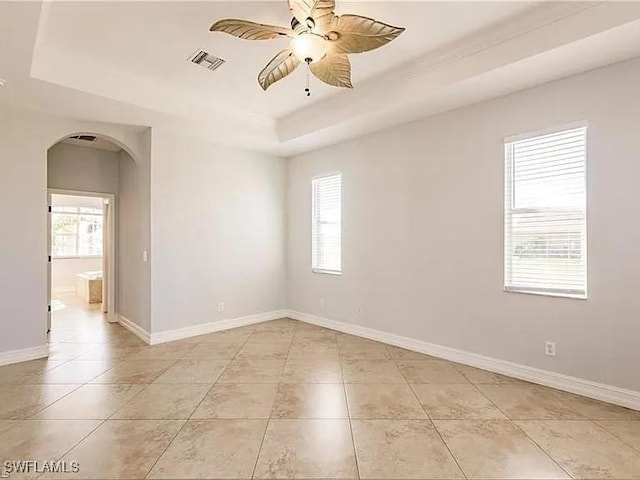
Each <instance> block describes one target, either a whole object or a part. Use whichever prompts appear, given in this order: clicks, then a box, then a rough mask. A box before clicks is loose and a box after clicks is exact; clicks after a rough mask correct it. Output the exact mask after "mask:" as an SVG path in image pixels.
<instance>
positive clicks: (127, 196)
mask: <svg viewBox="0 0 640 480" xmlns="http://www.w3.org/2000/svg"><path fill="white" fill-rule="evenodd" d="M142 140H143V146H144V149H145V151H147V152H151V131H150V130H147V131H146V132H145V133H144V134H143V135H142ZM119 173H120V178H119V185H120V193H119V195H118V199H117V213H118V235H117V242H116V243H117V246H116V261H117V262H118V263H117V270H118V282H117V286H116V291H117V294H116V309H117V311H118V314H120V315H122V316H124V317H126V318H127V319H128V320H131V321H132V322H133V323H136V324H137V325H139V326H140V327H142V328H143V329H145V330H146V331H151V264H150V262H149V261H147V262H145V261H143V257H142V253H143V252H144V251H145V250H146V251H149V250H150V249H151V223H150V222H151V219H150V212H151V198H150V194H151V193H150V192H151V190H150V189H151V185H150V181H151V177H150V175H151V159H150V156H149V155H146V156H143V157H142V158H141V159H137V160H136V161H133V160H132V159H131V158H130V157H129V156H128V155H127V154H126V152H124V151H121V152H120V172H119Z"/></svg>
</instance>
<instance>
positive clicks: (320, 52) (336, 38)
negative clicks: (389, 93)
mask: <svg viewBox="0 0 640 480" xmlns="http://www.w3.org/2000/svg"><path fill="white" fill-rule="evenodd" d="M287 3H288V4H289V10H290V11H291V14H292V15H293V19H292V20H291V28H288V27H278V26H275V25H264V24H262V23H256V22H252V21H249V20H239V19H236V18H226V19H222V20H218V21H217V22H216V23H214V24H213V25H211V28H210V29H209V30H210V31H212V32H223V33H226V34H228V35H233V36H234V37H238V38H244V39H246V40H271V39H276V38H283V37H288V38H289V39H290V40H289V48H285V49H284V50H281V51H280V52H278V53H277V54H276V55H275V56H274V57H273V58H272V59H271V60H269V63H267V65H266V66H265V67H264V68H263V69H262V70H261V71H260V73H259V74H258V84H259V85H260V86H261V87H262V89H263V90H267V88H269V87H270V86H271V85H273V84H274V83H276V82H278V81H280V80H282V79H283V78H285V77H286V76H287V75H290V74H291V73H292V72H293V71H294V70H295V69H296V68H298V66H299V65H300V64H301V63H303V64H306V65H307V66H308V67H309V68H308V70H307V84H308V77H309V74H313V76H315V77H316V78H317V79H319V80H320V81H322V82H324V83H326V84H327V85H331V86H334V87H342V88H353V84H352V83H351V62H350V61H349V55H351V54H352V53H362V52H368V51H370V50H375V49H376V48H380V47H382V46H383V45H386V44H387V43H389V42H391V41H393V40H395V39H396V38H398V36H399V35H400V34H401V33H402V32H404V30H405V29H404V28H402V27H394V26H393V25H388V24H386V23H383V22H380V21H378V20H375V19H373V18H369V17H363V16H361V15H350V14H345V15H336V14H335V13H334V10H335V8H336V0H287ZM306 91H307V93H309V89H308V86H307V90H306Z"/></svg>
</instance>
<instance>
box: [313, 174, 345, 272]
mask: <svg viewBox="0 0 640 480" xmlns="http://www.w3.org/2000/svg"><path fill="white" fill-rule="evenodd" d="M312 190H313V199H312V201H313V207H312V209H313V212H312V213H313V226H312V233H311V237H312V238H311V243H312V247H311V252H312V254H311V257H312V259H311V267H312V270H313V271H314V272H318V273H335V274H339V273H341V272H342V232H341V230H342V174H340V173H337V174H332V175H326V176H322V177H316V178H314V179H313V181H312Z"/></svg>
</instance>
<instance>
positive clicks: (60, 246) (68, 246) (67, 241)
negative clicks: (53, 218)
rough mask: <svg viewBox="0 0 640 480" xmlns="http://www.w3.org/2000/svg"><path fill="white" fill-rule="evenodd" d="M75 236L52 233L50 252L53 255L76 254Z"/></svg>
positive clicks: (65, 255)
mask: <svg viewBox="0 0 640 480" xmlns="http://www.w3.org/2000/svg"><path fill="white" fill-rule="evenodd" d="M77 238H78V237H76V236H75V235H53V241H52V244H51V254H52V256H54V257H73V256H75V255H76V247H77V243H76V241H77Z"/></svg>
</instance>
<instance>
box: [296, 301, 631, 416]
mask: <svg viewBox="0 0 640 480" xmlns="http://www.w3.org/2000/svg"><path fill="white" fill-rule="evenodd" d="M287 316H288V317H289V318H293V319H295V320H300V321H302V322H306V323H311V324H314V325H319V326H321V327H326V328H330V329H332V330H338V331H340V332H343V333H349V334H351V335H356V336H359V337H363V338H368V339H370V340H377V341H379V342H384V343H387V344H390V345H395V346H397V347H401V348H406V349H407V350H413V351H415V352H420V353H424V354H427V355H432V356H434V357H438V358H443V359H446V360H450V361H452V362H457V363H462V364H464V365H470V366H472V367H476V368H481V369H483V370H488V371H490V372H495V373H500V374H502V375H507V376H509V377H514V378H519V379H520V380H526V381H528V382H532V383H537V384H540V385H545V386H547V387H552V388H556V389H558V390H562V391H565V392H570V393H575V394H577V395H582V396H584V397H589V398H593V399H596V400H602V401H604V402H608V403H613V404H616V405H621V406H623V407H628V408H632V409H634V410H640V392H636V391H633V390H626V389H624V388H619V387H614V386H612V385H606V384H603V383H597V382H592V381H590V380H584V379H582V378H577V377H572V376H569V375H564V374H561V373H556V372H551V371H548V370H542V369H539V368H534V367H529V366H527V365H521V364H517V363H513V362H507V361H505V360H499V359H497V358H491V357H486V356H484V355H478V354H476V353H470V352H465V351H463V350H456V349H454V348H450V347H444V346H442V345H436V344H433V343H428V342H423V341H421V340H414V339H412V338H408V337H402V336H400V335H394V334H392V333H387V332H382V331H380V330H374V329H372V328H368V327H363V326H361V325H353V324H350V323H345V322H340V321H336V320H330V319H328V318H322V317H317V316H315V315H310V314H307V313H302V312H296V311H289V312H288V314H287Z"/></svg>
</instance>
